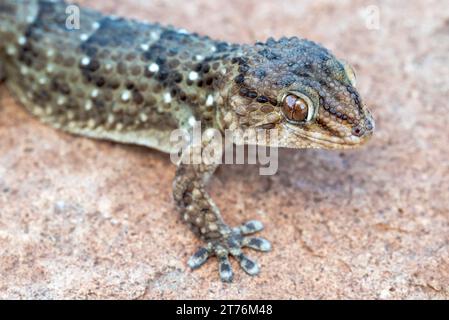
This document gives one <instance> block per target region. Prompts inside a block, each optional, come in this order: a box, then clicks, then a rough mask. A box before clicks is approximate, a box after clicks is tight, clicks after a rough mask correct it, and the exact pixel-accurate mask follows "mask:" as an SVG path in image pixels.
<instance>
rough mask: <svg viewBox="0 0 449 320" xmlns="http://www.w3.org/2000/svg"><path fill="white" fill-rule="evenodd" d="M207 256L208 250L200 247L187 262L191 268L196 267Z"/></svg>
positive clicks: (202, 262)
mask: <svg viewBox="0 0 449 320" xmlns="http://www.w3.org/2000/svg"><path fill="white" fill-rule="evenodd" d="M209 257H210V251H209V250H207V249H206V248H200V249H199V250H198V251H197V252H195V254H194V255H193V256H191V257H190V259H189V261H188V262H187V264H188V265H189V267H190V268H192V269H198V268H199V267H201V266H202V265H203V264H204V263H205V262H206V261H207V259H208V258H209Z"/></svg>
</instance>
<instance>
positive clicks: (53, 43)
mask: <svg viewBox="0 0 449 320" xmlns="http://www.w3.org/2000/svg"><path fill="white" fill-rule="evenodd" d="M68 6H69V4H68V3H66V2H64V1H62V0H53V1H50V0H21V1H12V0H0V79H1V80H2V81H4V82H5V84H6V86H7V88H8V89H9V90H10V92H12V94H13V95H14V96H15V97H16V98H17V99H18V101H20V103H21V104H22V105H23V106H24V107H25V108H26V109H27V110H28V111H29V112H30V113H31V115H34V116H35V117H37V118H38V119H40V120H41V121H43V122H44V123H46V124H48V125H50V126H52V127H54V128H57V129H60V130H63V131H65V132H68V133H72V134H75V135H81V136H85V137H90V138H95V139H105V140H110V141H114V142H119V143H128V144H135V145H141V146H145V147H149V148H153V149H157V150H160V151H163V152H166V153H170V152H173V151H174V150H173V146H172V144H171V143H170V133H171V132H172V131H173V130H176V129H180V128H184V129H186V130H190V129H191V126H192V120H194V121H199V122H200V123H201V130H202V131H203V132H204V130H208V129H210V128H213V129H217V130H219V131H220V132H224V130H231V131H236V130H240V129H251V128H258V129H264V130H277V132H278V136H279V139H278V140H277V142H276V147H282V148H294V149H304V148H321V149H349V148H354V147H357V146H359V145H362V144H364V143H365V142H366V141H367V140H368V139H369V138H370V137H371V136H372V134H373V132H374V120H373V116H372V114H371V112H370V111H369V110H368V108H367V106H366V105H365V103H364V102H363V100H362V98H361V96H360V94H359V93H358V91H357V89H356V76H355V71H354V69H353V68H352V67H351V65H350V64H349V63H347V62H345V61H344V60H341V59H338V58H337V57H335V56H334V55H333V54H332V53H331V52H330V51H329V50H328V49H326V48H324V47H323V46H322V45H320V44H317V43H315V42H313V41H309V40H306V39H303V38H298V37H289V38H287V37H282V38H280V39H277V40H276V39H273V38H269V39H267V40H266V41H264V42H261V41H258V42H256V43H254V44H233V43H228V42H225V41H217V40H213V39H211V38H209V37H208V36H203V35H199V34H197V33H190V32H188V31H186V30H184V29H177V28H175V27H173V26H162V25H160V24H159V23H147V22H140V21H136V20H132V19H126V18H120V17H116V16H108V15H104V14H102V13H101V12H98V11H95V10H92V9H88V8H79V7H77V8H78V9H79V16H80V21H79V26H78V28H68V26H67V18H68V15H67V8H68ZM202 143H203V144H204V146H207V143H208V141H207V140H206V141H204V142H202ZM261 143H262V142H261ZM265 143H266V144H267V145H269V144H270V142H265ZM181 156H183V155H181ZM217 166H218V165H217V164H210V163H203V162H200V163H196V164H194V163H184V162H182V161H181V162H179V163H178V164H177V166H176V175H175V178H174V181H173V198H174V203H175V205H176V208H177V211H179V213H180V218H181V219H182V220H183V221H184V222H185V223H186V224H187V225H188V226H189V227H190V229H191V230H192V231H193V232H194V233H195V234H196V235H197V236H198V237H199V238H201V239H202V241H203V242H204V246H202V247H201V248H199V249H198V251H196V252H195V253H194V254H193V255H192V256H191V258H190V259H189V260H188V265H189V266H190V267H191V268H192V269H196V268H199V267H200V266H201V265H203V264H204V263H205V262H206V261H207V260H208V259H209V258H210V257H213V256H215V257H216V258H217V261H218V272H219V276H220V278H221V280H222V281H224V282H230V281H232V280H233V276H234V273H233V270H232V267H231V264H230V257H233V258H235V259H236V260H237V261H238V263H239V265H240V266H241V268H242V269H243V270H244V271H245V272H246V273H248V274H249V275H256V274H258V273H259V272H260V267H259V265H258V263H257V262H256V261H255V260H253V259H252V258H250V257H248V256H247V255H245V254H244V253H243V249H244V248H250V249H255V250H258V251H262V252H268V251H270V250H271V244H270V242H269V241H268V240H266V239H265V238H262V237H258V236H256V235H254V234H255V233H257V232H259V231H261V230H262V229H263V224H262V223H261V222H259V221H257V220H251V221H248V222H246V223H243V224H242V225H240V226H236V227H231V226H229V225H228V224H227V223H226V222H225V221H224V220H223V218H222V216H221V214H220V209H219V208H218V207H217V205H216V204H215V203H214V201H213V200H212V198H211V196H210V195H209V194H208V192H207V190H206V186H207V183H208V181H209V180H210V178H211V177H212V175H213V174H214V171H215V170H216V168H217Z"/></svg>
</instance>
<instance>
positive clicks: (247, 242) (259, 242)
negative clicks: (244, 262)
mask: <svg viewBox="0 0 449 320" xmlns="http://www.w3.org/2000/svg"><path fill="white" fill-rule="evenodd" d="M243 246H244V247H247V248H251V249H254V250H257V251H262V252H268V251H270V250H271V243H270V242H269V241H268V240H267V239H264V238H259V237H245V238H243Z"/></svg>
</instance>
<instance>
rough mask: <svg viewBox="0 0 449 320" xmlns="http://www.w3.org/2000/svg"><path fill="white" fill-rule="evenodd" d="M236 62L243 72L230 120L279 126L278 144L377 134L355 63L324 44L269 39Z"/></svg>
mask: <svg viewBox="0 0 449 320" xmlns="http://www.w3.org/2000/svg"><path fill="white" fill-rule="evenodd" d="M232 62H233V63H234V64H236V65H238V66H236V70H238V73H237V76H235V78H234V79H233V85H232V88H231V91H230V94H229V96H228V97H229V103H230V106H231V108H232V115H233V117H231V116H229V115H228V117H227V120H230V119H232V121H231V122H232V124H233V127H234V128H239V129H248V128H264V129H276V131H277V134H278V139H277V143H276V145H277V146H280V147H288V148H326V149H340V148H352V147H355V146H357V145H360V144H362V143H364V142H365V141H367V140H368V138H369V137H370V136H371V135H372V133H373V130H374V120H373V118H372V116H371V114H370V112H369V110H368V109H367V108H366V106H365V105H364V103H363V102H362V99H361V97H360V95H359V93H358V92H357V90H356V88H355V86H356V83H355V82H356V78H355V73H354V70H353V68H352V67H351V66H350V65H349V64H348V63H346V62H343V61H341V60H338V59H337V58H335V57H334V56H333V55H332V54H331V53H330V52H329V51H328V50H327V49H325V48H323V47H322V46H320V45H318V44H316V43H314V42H311V41H308V40H303V39H298V38H296V37H294V38H290V39H287V38H282V39H280V40H278V41H275V40H274V39H268V41H267V42H266V43H256V44H255V45H254V46H248V47H245V49H244V54H243V55H242V56H241V57H237V58H234V59H233V60H232ZM225 120H226V118H225ZM267 144H270V145H274V144H273V143H267Z"/></svg>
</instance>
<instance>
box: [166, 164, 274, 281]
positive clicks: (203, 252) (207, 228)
mask: <svg viewBox="0 0 449 320" xmlns="http://www.w3.org/2000/svg"><path fill="white" fill-rule="evenodd" d="M216 168H217V165H216V164H204V163H201V164H184V163H181V164H179V165H178V168H177V170H176V177H175V180H174V183H173V195H174V199H175V201H176V205H177V207H178V209H179V210H180V213H181V216H182V219H183V220H184V221H185V222H187V223H188V224H189V225H190V226H191V228H192V229H193V231H194V232H195V233H196V234H197V235H198V236H199V237H200V238H201V239H203V240H204V241H205V242H206V245H205V246H204V247H202V248H200V249H199V250H198V251H197V252H196V253H195V254H194V255H193V256H192V257H191V258H190V259H189V261H188V264H189V266H190V267H191V268H192V269H196V268H199V267H200V266H201V265H203V264H204V263H205V262H206V261H207V259H208V258H209V257H211V256H216V257H217V258H218V262H219V273H220V278H221V280H222V281H225V282H230V281H232V279H233V271H232V268H231V264H230V262H229V255H232V256H233V257H234V258H236V259H237V260H238V261H239V263H240V266H241V267H242V268H243V270H245V271H246V273H248V274H249V275H256V274H258V273H259V271H260V268H259V266H258V264H257V263H256V262H255V261H253V260H251V259H250V258H248V257H247V256H245V255H244V254H243V252H242V248H244V247H248V248H252V249H255V250H258V251H270V250H271V244H270V242H268V241H267V240H266V239H264V238H259V237H252V236H249V235H250V234H252V233H255V232H258V231H261V230H262V229H263V225H262V223H261V222H259V221H249V222H247V223H245V224H243V225H241V226H239V227H235V228H231V227H229V226H228V225H227V224H226V223H225V222H224V221H223V219H222V217H221V214H220V210H219V209H218V207H217V206H216V205H215V203H214V201H213V200H212V199H211V197H210V196H209V194H208V193H207V191H206V190H205V186H206V184H207V182H208V180H209V178H210V177H211V176H212V174H213V173H214V171H215V169H216Z"/></svg>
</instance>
